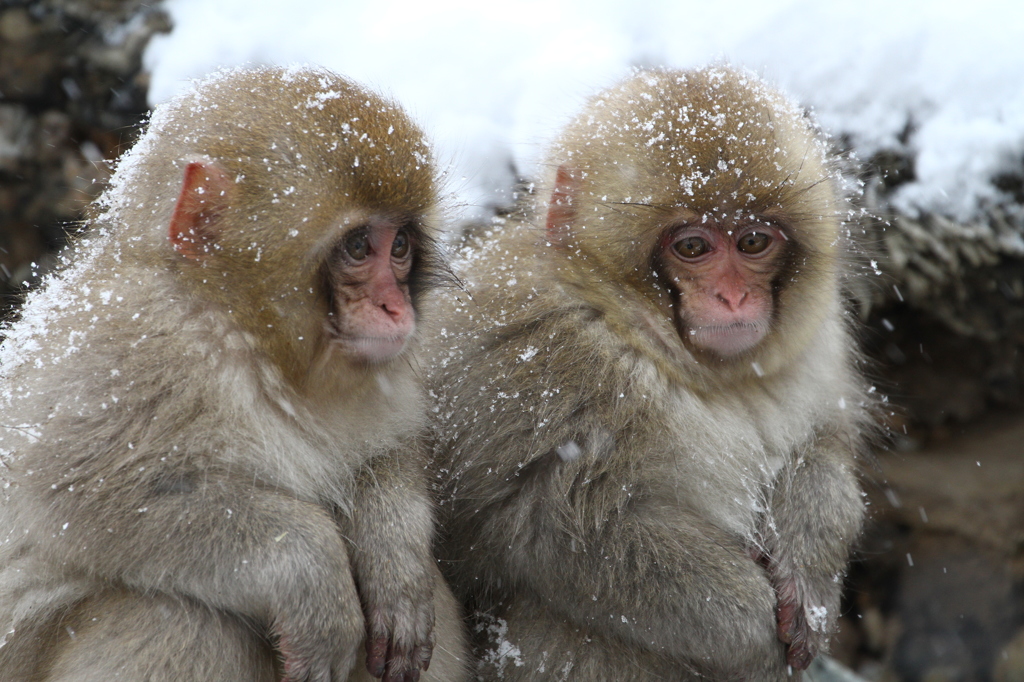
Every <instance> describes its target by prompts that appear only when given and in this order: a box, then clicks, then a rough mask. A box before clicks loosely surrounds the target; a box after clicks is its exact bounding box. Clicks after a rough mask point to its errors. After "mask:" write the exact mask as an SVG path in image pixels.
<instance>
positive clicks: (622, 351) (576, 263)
mask: <svg viewBox="0 0 1024 682" xmlns="http://www.w3.org/2000/svg"><path fill="white" fill-rule="evenodd" d="M549 163H550V168H551V175H550V178H549V180H548V183H547V184H548V187H549V190H548V192H547V193H543V192H542V193H540V195H539V197H538V201H537V208H536V209H535V211H534V215H533V216H532V217H531V218H528V219H527V220H525V221H523V222H513V223H510V224H508V225H505V226H497V227H495V229H494V233H493V235H491V238H490V239H483V240H481V242H480V243H479V244H477V245H476V246H475V247H473V246H472V245H470V247H467V248H466V249H465V250H464V251H463V260H462V262H461V263H458V264H457V266H458V267H457V272H458V274H459V275H460V277H461V278H462V279H463V280H464V281H465V283H466V289H467V292H468V295H465V294H450V295H449V299H448V300H445V301H442V302H441V305H440V306H439V313H438V315H439V318H441V319H439V322H438V325H439V333H438V335H437V337H436V340H432V341H431V342H430V344H431V345H430V348H429V351H430V352H429V357H430V367H429V379H428V386H429V387H430V389H431V392H432V395H434V396H436V398H437V400H438V407H437V410H436V413H437V415H436V422H435V428H434V432H433V433H434V449H435V458H434V462H433V468H434V470H435V472H436V474H437V477H438V494H439V499H440V502H441V505H442V510H443V511H442V527H443V529H444V530H443V534H442V536H441V538H440V541H439V547H440V551H441V555H442V559H443V561H442V565H443V570H444V571H445V573H446V575H447V576H448V577H449V579H450V580H451V581H452V584H453V586H454V589H455V592H456V594H457V596H459V597H460V598H462V599H463V600H464V602H465V603H466V604H467V605H468V606H469V608H470V609H471V611H473V612H475V615H474V619H475V620H476V624H477V627H476V633H477V635H476V646H477V652H478V654H479V655H480V657H481V659H482V664H481V665H482V667H481V674H482V677H483V679H487V680H491V679H499V678H501V679H504V680H587V681H588V682H593V681H594V680H609V681H612V680H615V681H621V680H649V681H653V680H690V679H698V678H700V679H714V680H740V679H745V680H759V681H760V680H776V681H782V680H787V679H790V677H789V672H788V670H787V655H789V656H791V657H793V658H794V660H798V661H800V662H801V663H802V659H801V658H800V656H801V655H803V653H809V654H810V655H813V652H815V651H818V650H821V649H822V648H824V647H825V646H826V644H827V639H828V636H829V635H830V634H831V633H832V632H834V629H835V622H836V618H837V616H838V608H839V595H840V590H841V587H842V576H843V573H844V570H845V566H846V561H847V555H848V551H849V547H850V545H851V543H852V542H853V541H854V539H855V538H856V536H857V534H858V532H859V528H860V524H861V518H862V514H863V504H862V502H861V497H860V491H859V487H858V483H857V480H856V475H855V468H856V467H855V461H854V459H855V453H856V452H857V451H858V449H859V448H860V447H861V442H862V437H863V436H862V434H863V432H864V430H865V428H866V426H865V425H866V423H867V421H868V411H867V409H866V405H867V398H866V393H865V391H864V388H863V386H862V383H861V381H860V379H859V378H858V377H857V375H856V373H855V372H854V369H853V364H854V354H853V351H852V343H851V341H850V338H849V334H848V331H847V329H846V323H845V320H844V314H843V308H842V301H841V295H840V281H839V277H840V270H841V266H842V263H841V259H842V249H843V243H844V234H843V230H842V215H841V212H842V210H843V209H844V202H843V199H842V197H841V195H840V194H839V192H838V189H837V185H836V182H835V181H834V179H833V177H832V175H831V174H830V167H829V165H828V160H827V158H826V156H825V153H824V151H823V145H822V144H821V142H820V141H819V140H818V139H817V137H816V135H815V134H814V132H813V131H812V129H811V128H810V126H809V125H808V123H807V122H806V121H805V120H804V118H803V117H802V116H801V114H800V112H799V111H798V110H796V109H795V107H793V106H792V105H791V104H789V103H788V102H786V101H785V100H784V99H783V98H782V97H781V96H779V95H778V94H777V93H775V92H773V91H772V90H770V89H769V88H767V87H766V86H765V85H764V84H763V83H761V82H760V81H759V80H758V79H757V78H756V77H751V76H749V75H746V74H743V73H738V72H735V71H731V70H728V69H722V68H710V69H705V70H700V71H691V72H676V71H641V72H638V73H636V74H635V75H634V76H633V77H632V78H630V79H628V80H626V81H625V82H624V83H622V84H620V85H618V86H616V87H613V88H611V89H609V90H608V91H606V92H603V93H601V94H599V95H597V96H596V97H594V98H593V99H592V100H591V102H590V103H589V104H588V106H587V107H586V109H585V110H584V112H583V113H582V114H581V115H580V116H579V117H578V118H577V119H576V121H575V122H574V123H572V124H571V125H570V126H569V127H568V129H567V130H566V131H565V132H564V133H563V135H562V136H561V137H560V138H559V140H558V142H557V143H556V144H555V146H554V148H553V151H552V153H551V155H550V158H549ZM737 171H738V172H737ZM566 200H568V201H569V204H568V205H567V204H566V203H565V201H566ZM686 212H690V213H694V214H696V215H704V214H709V215H711V216H712V217H717V218H721V219H723V220H725V219H732V218H731V216H734V215H735V214H736V213H737V212H738V213H740V214H743V215H754V216H760V217H762V218H763V219H772V220H777V221H778V222H779V223H780V224H785V225H787V226H788V228H787V229H788V230H789V233H790V234H792V235H793V238H794V242H795V243H793V244H791V245H789V248H788V250H787V253H789V262H788V263H787V264H786V266H785V277H784V278H780V279H781V281H780V282H779V286H778V289H777V292H776V300H775V303H774V305H775V313H774V317H773V319H772V325H771V329H770V330H769V332H768V334H767V336H766V337H765V338H764V339H763V340H762V341H761V342H760V343H759V344H758V345H757V346H756V347H754V348H753V349H752V350H750V351H747V352H745V353H743V354H742V355H739V356H737V357H733V358H725V359H723V358H717V357H713V356H710V355H708V354H700V353H697V352H695V351H694V350H693V349H692V348H690V347H689V346H688V345H687V344H686V342H685V341H684V340H683V339H681V338H680V336H679V334H678V332H677V329H676V327H675V326H674V323H673V306H674V305H678V303H677V302H676V301H675V300H674V298H673V295H674V294H673V291H672V290H671V288H670V287H669V286H667V285H666V283H665V280H664V277H663V276H662V274H661V273H660V272H659V270H658V267H657V263H658V258H657V256H658V253H659V249H660V248H661V246H660V244H661V242H662V240H663V238H664V236H665V235H666V233H667V230H670V229H672V226H673V225H674V224H676V223H675V222H674V221H678V220H679V215H680V214H682V213H686ZM790 597H792V599H795V603H796V604H797V605H798V607H799V608H798V609H797V611H796V612H794V613H795V615H792V614H791V615H784V614H783V612H782V611H781V610H780V611H779V614H780V615H779V618H778V619H777V616H776V610H777V608H780V607H782V606H786V605H787V604H788V603H789V602H786V599H787V598H790ZM787 608H788V607H787ZM822 608H823V609H825V610H824V611H819V610H818V609H822ZM819 615H820V622H815V623H814V624H815V626H817V629H813V628H809V627H807V621H806V618H807V617H808V616H810V617H811V618H812V619H813V618H814V617H815V616H819ZM790 626H793V627H794V629H795V631H796V638H795V640H794V641H793V643H792V644H790V645H787V644H786V643H784V642H783V641H780V637H785V638H789V639H792V637H791V636H790V633H789V632H788V630H789V627H790ZM783 630H786V632H785V633H783V632H782V631H783ZM797 675H799V673H797Z"/></svg>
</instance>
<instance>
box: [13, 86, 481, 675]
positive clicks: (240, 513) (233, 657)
mask: <svg viewBox="0 0 1024 682" xmlns="http://www.w3.org/2000/svg"><path fill="white" fill-rule="evenodd" d="M435 191H436V189H435V171H434V168H433V166H432V161H431V154H430V150H429V149H428V147H427V145H426V143H425V141H424V138H423V135H422V133H421V132H420V131H419V130H418V129H417V128H416V126H415V125H414V124H413V123H412V122H411V121H410V120H409V118H408V117H407V116H406V115H405V114H404V113H403V112H402V111H401V110H400V109H399V108H398V107H397V106H396V105H395V104H393V103H391V102H389V101H386V100H384V99H382V98H380V97H379V96H377V95H375V94H373V93H371V92H368V91H366V90H364V89H362V88H360V87H358V86H356V85H354V84H353V83H351V82H349V81H347V80H344V79H342V78H339V77H337V76H335V75H332V74H331V73H329V72H326V71H322V70H317V69H310V68H296V69H277V68H254V69H248V70H236V71H227V72H222V73H220V74H218V75H216V76H214V77H212V78H210V79H208V80H207V81H205V82H202V83H200V84H198V85H196V86H195V87H194V88H193V89H192V90H191V91H190V92H189V93H187V94H185V95H182V96H180V97H179V98H177V99H176V100H174V101H172V102H170V103H169V104H166V105H164V106H162V107H160V108H158V109H157V111H156V112H155V114H154V115H153V118H152V120H151V122H150V125H149V129H148V132H147V133H146V134H145V136H144V137H143V138H142V139H141V140H140V141H139V143H138V144H137V145H136V146H135V148H134V149H133V150H132V151H131V152H130V153H129V154H128V155H127V157H126V158H125V159H124V160H123V161H122V162H121V163H120V166H119V168H118V171H117V174H116V175H115V177H114V178H113V180H112V185H111V187H110V189H109V190H108V192H107V193H106V194H105V195H104V196H103V197H101V199H100V200H99V203H98V205H97V207H96V209H95V212H94V217H93V218H92V220H91V226H90V227H89V228H88V230H87V231H86V232H85V234H84V236H83V237H82V238H81V239H79V240H78V241H77V243H75V244H74V245H73V246H72V247H71V248H70V251H69V252H68V253H66V254H65V260H66V263H65V265H64V267H63V269H62V271H60V272H59V273H58V274H56V275H54V276H52V277H51V278H50V279H49V281H48V282H47V283H46V284H45V286H44V287H43V288H42V289H41V290H39V291H37V292H35V293H34V294H32V295H31V296H29V298H28V301H27V302H26V304H25V307H24V309H23V312H22V314H21V318H20V320H19V321H17V322H15V323H13V325H12V326H10V327H9V328H8V329H7V330H6V336H7V338H6V340H5V341H4V344H3V346H2V350H0V461H2V467H0V637H2V638H3V639H2V642H3V645H2V647H0V679H2V680H4V682H13V681H21V680H32V681H43V680H45V681H55V680H68V681H70V680H75V681H76V682H80V681H83V680H85V681H90V682H91V681H93V680H110V679H123V680H133V681H141V680H175V681H179V680H180V681H186V682H187V681H189V680H204V681H205V680H217V681H231V680H239V681H241V680H245V681H247V682H251V681H252V680H260V681H263V680H281V679H285V680H288V681H290V682H297V681H299V680H308V681H316V682H337V681H339V680H354V679H369V677H370V676H373V677H377V678H380V677H383V679H384V680H388V681H390V682H395V681H399V680H401V681H403V682H412V681H414V680H417V679H419V678H420V672H421V671H426V670H427V668H428V664H429V673H425V674H424V678H425V679H427V678H430V679H436V680H458V679H461V678H462V667H463V665H464V659H465V653H464V651H463V643H462V638H461V637H462V635H461V634H460V633H461V630H460V628H461V620H460V616H459V613H458V608H457V605H456V603H455V601H454V599H453V598H452V595H451V593H450V592H449V591H447V588H446V587H445V585H444V584H443V582H442V579H441V577H440V572H439V571H438V570H437V568H436V565H435V561H434V559H433V557H432V554H431V549H430V547H431V539H432V534H433V523H432V520H433V519H432V516H433V511H432V507H431V504H430V502H429V494H428V490H427V481H426V474H425V473H424V468H423V467H424V463H425V457H424V451H423V441H422V438H420V437H419V436H418V433H419V431H420V429H421V428H422V427H423V425H424V419H423V416H422V414H421V412H422V408H423V406H424V405H423V398H422V396H421V390H420V388H419V386H418V381H417V377H416V372H415V370H414V367H415V363H413V362H411V361H410V358H409V354H410V352H412V351H413V350H414V348H415V347H416V346H417V345H418V340H417V332H416V326H417V321H418V320H417V312H416V311H417V308H418V306H420V304H421V301H422V297H423V296H424V293H425V292H427V291H428V289H430V288H431V287H432V286H434V285H435V284H437V283H439V282H440V281H441V278H442V276H443V274H444V272H445V269H444V268H445V266H444V265H443V262H442V261H441V260H439V258H438V255H437V251H436V248H435V246H434V242H433V235H434V233H435V230H436V229H437V225H436V221H437V220H438V217H437V215H436V207H435ZM449 276H450V275H449ZM417 444H418V445H417ZM435 616H436V621H437V624H436V627H435ZM435 638H436V639H435ZM435 641H436V646H435ZM364 647H365V652H366V653H365V654H363V653H362V652H363V651H364ZM364 663H365V665H364ZM364 668H365V670H364Z"/></svg>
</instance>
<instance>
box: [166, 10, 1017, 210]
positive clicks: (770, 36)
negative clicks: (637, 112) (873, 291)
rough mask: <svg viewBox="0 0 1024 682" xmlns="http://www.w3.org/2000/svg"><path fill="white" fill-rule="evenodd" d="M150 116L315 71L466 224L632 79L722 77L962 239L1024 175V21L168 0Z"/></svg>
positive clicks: (857, 13) (978, 13) (992, 14)
mask: <svg viewBox="0 0 1024 682" xmlns="http://www.w3.org/2000/svg"><path fill="white" fill-rule="evenodd" d="M166 6H167V9H168V11H169V12H170V14H171V16H172V18H173V20H174V22H175V29H174V31H173V32H172V33H171V34H170V35H169V36H158V37H156V38H154V40H153V42H152V43H151V45H150V46H149V49H148V51H147V53H146V63H147V66H148V67H149V68H150V69H151V70H152V74H153V78H152V86H151V90H150V98H151V100H152V103H153V104H156V103H159V102H161V101H163V100H165V99H167V98H168V97H170V96H171V95H172V94H174V93H175V92H176V91H178V90H179V89H180V88H181V87H183V85H184V83H185V81H186V80H187V79H189V78H195V77H198V76H202V75H203V74H205V73H207V72H209V71H211V70H213V69H215V68H217V67H219V66H231V65H238V64H243V63H247V62H265V63H280V64H289V63H294V62H310V63H315V64H320V65H323V66H326V67H328V68H330V69H333V70H335V71H337V72H339V73H342V74H345V75H348V76H350V77H352V78H354V79H356V80H358V81H360V82H363V83H365V84H368V85H371V86H372V87H375V88H377V89H379V90H381V91H383V92H385V93H387V94H390V95H392V96H393V97H395V98H397V99H398V100H399V101H400V102H402V103H403V104H404V106H405V107H406V108H407V109H408V110H409V111H410V112H411V113H412V115H413V116H414V117H416V118H417V119H418V120H419V121H420V122H421V123H422V124H423V125H424V127H425V128H426V130H427V131H428V134H429V135H430V136H431V137H432V138H433V140H434V143H435V145H436V147H437V149H438V152H439V156H440V160H441V162H442V164H447V166H448V167H449V168H450V181H449V184H448V186H449V189H450V191H451V192H452V193H453V194H454V196H455V202H456V203H457V204H458V205H460V206H462V207H463V215H464V216H466V217H472V216H474V215H480V214H482V213H486V212H487V211H488V210H489V209H490V208H491V207H493V206H494V205H498V204H502V203H505V202H507V197H508V192H509V190H510V188H511V186H512V183H513V181H514V179H515V177H516V175H519V176H524V177H528V178H532V177H536V175H537V172H536V170H537V169H536V165H537V163H538V158H539V156H540V154H541V153H542V150H543V148H544V146H545V143H546V142H547V141H548V140H549V139H550V138H551V137H552V136H553V135H554V133H555V131H557V130H558V128H559V127H560V126H561V125H562V124H564V123H565V122H566V121H567V120H568V118H569V117H570V116H571V115H572V113H574V112H575V111H577V110H578V109H579V108H580V106H581V104H582V102H583V100H584V98H585V97H586V96H587V95H589V94H591V93H593V92H594V91H596V90H597V89H599V88H602V87H605V86H607V85H609V84H611V83H612V82H614V81H616V80H618V79H619V78H620V77H622V76H623V75H624V74H625V73H626V72H627V71H628V69H629V68H630V67H631V66H635V65H666V66H674V67H688V66H696V65H702V64H705V63H707V62H709V61H715V60H722V59H726V60H728V61H729V62H731V63H733V64H736V65H742V66H745V67H748V68H751V69H753V70H755V71H757V72H759V73H761V74H763V75H764V76H766V77H767V78H768V79H769V80H770V81H773V82H775V83H777V84H778V85H780V86H781V87H783V88H784V89H786V90H787V91H789V92H790V93H791V94H793V96H795V97H796V98H797V99H798V100H799V101H800V102H801V103H802V104H804V105H807V106H810V107H813V108H814V110H815V111H816V113H817V116H818V120H819V121H820V122H821V124H822V125H823V126H824V127H825V129H826V130H828V131H830V132H831V133H832V134H833V135H844V136H846V137H847V138H848V139H849V140H850V141H851V142H853V144H854V147H855V149H856V150H857V155H858V156H859V157H860V158H861V159H868V158H870V157H871V155H872V154H873V153H874V152H876V151H878V150H879V149H882V148H886V149H896V150H900V151H904V152H909V154H910V155H911V156H914V157H915V158H916V168H915V171H916V179H915V180H914V181H912V182H909V183H907V184H905V185H903V186H901V187H900V189H899V191H898V193H897V195H896V196H895V197H894V201H895V203H896V205H897V206H898V207H899V208H900V209H901V210H903V211H905V212H907V213H909V214H911V215H913V214H914V213H915V212H916V211H917V209H918V208H925V209H928V210H930V211H935V212H939V213H943V214H945V215H947V216H949V217H952V218H954V219H956V220H960V221H965V222H966V221H969V220H970V219H971V218H972V217H974V216H976V215H978V214H979V213H980V210H981V209H982V208H983V207H984V206H985V205H986V204H987V203H989V202H994V201H996V202H997V201H999V200H1000V199H1001V198H1004V197H1002V195H1001V194H1000V192H999V190H997V189H996V188H995V187H994V186H993V185H992V184H991V183H990V182H989V180H990V179H991V178H992V177H993V176H994V175H997V174H999V173H1001V172H1006V171H1010V172H1013V171H1017V172H1018V173H1019V172H1020V169H1021V166H1022V158H1024V40H1021V36H1024V4H1021V3H1017V2H1014V1H1013V0H973V1H972V2H970V3H965V2H957V1H955V0H937V1H934V2H927V1H924V0H921V1H910V0H904V1H901V0H862V1H861V2H856V3H850V2H845V3H822V2H819V1H817V0H778V1H776V2H765V0H723V1H722V2H717V3H707V2H701V1H699V0H631V1H630V2H623V1H622V0H521V1H520V2H516V3H501V4H494V5H490V4H489V3H480V2H477V1H468V0H431V2H426V3H424V2H416V1H415V0H380V1H379V2H372V3H371V2H357V1H356V0H261V2H259V3H251V2H249V1H248V0H218V1H217V2H209V1H208V0H168V2H167V3H166Z"/></svg>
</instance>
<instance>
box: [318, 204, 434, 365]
mask: <svg viewBox="0 0 1024 682" xmlns="http://www.w3.org/2000/svg"><path fill="white" fill-rule="evenodd" d="M413 240H414V236H413V233H412V230H410V229H408V228H406V227H403V226H399V225H396V224H395V223H394V222H391V221H373V222H371V223H369V224H367V225H364V226H362V227H357V228H356V229H354V230H351V231H349V232H348V234H346V235H345V237H344V238H343V239H342V240H341V242H340V243H339V244H338V245H337V246H336V247H335V249H334V252H333V253H332V255H331V258H330V262H329V264H328V286H329V288H330V294H331V295H330V299H331V311H330V313H329V317H328V325H327V329H328V334H329V335H330V337H331V340H332V341H333V342H334V343H335V344H336V345H337V346H338V347H339V349H340V350H341V352H342V353H344V354H345V355H347V356H349V357H351V358H352V359H355V360H361V361H365V362H371V363H372V362H381V361H384V360H388V359H390V358H393V357H395V356H396V355H398V354H399V353H401V352H402V350H403V349H404V348H405V345H406V343H407V341H408V340H409V337H410V336H411V335H412V333H413V331H414V330H415V329H416V311H415V309H414V308H413V304H412V299H411V297H410V293H409V277H410V274H411V272H412V268H413V257H414V253H415V244H414V241H413Z"/></svg>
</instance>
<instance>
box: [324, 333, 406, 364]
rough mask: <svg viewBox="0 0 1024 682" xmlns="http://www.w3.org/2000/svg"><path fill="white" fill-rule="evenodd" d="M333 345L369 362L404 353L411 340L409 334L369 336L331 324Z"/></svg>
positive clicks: (387, 358) (347, 353)
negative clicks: (350, 332) (348, 331)
mask: <svg viewBox="0 0 1024 682" xmlns="http://www.w3.org/2000/svg"><path fill="white" fill-rule="evenodd" d="M328 332H329V336H330V339H331V345H332V346H334V347H335V348H337V349H338V350H340V351H341V352H342V353H343V354H344V355H347V356H349V357H351V358H354V359H357V360H362V361H365V362H369V363H377V362H385V361H387V360H390V359H392V358H394V357H396V356H398V355H400V354H401V353H402V351H404V350H405V348H406V346H407V345H408V342H409V335H408V334H392V335H381V336H367V335H354V334H346V333H344V332H342V331H340V330H338V329H336V328H335V327H334V325H330V326H329V327H328Z"/></svg>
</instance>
